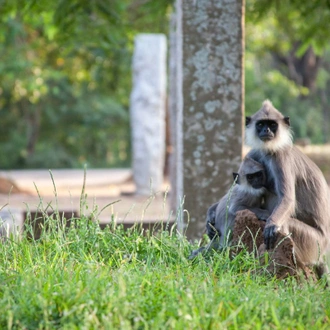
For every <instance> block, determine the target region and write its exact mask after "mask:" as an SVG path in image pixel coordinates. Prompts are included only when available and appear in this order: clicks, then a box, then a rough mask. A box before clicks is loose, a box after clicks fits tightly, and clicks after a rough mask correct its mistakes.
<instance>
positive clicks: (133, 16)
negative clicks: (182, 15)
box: [0, 0, 330, 169]
mask: <svg viewBox="0 0 330 330" xmlns="http://www.w3.org/2000/svg"><path fill="white" fill-rule="evenodd" d="M173 2H174V0H158V1H155V0H145V1H139V0H123V1H119V0H114V1H103V0H94V1H86V0H61V1H51V2H49V1H46V0H40V1H26V0H15V1H5V0H2V1H0V32H1V33H0V56H1V63H0V114H1V119H2V120H1V130H0V152H1V154H2V155H5V157H1V159H0V168H3V169H9V168H27V167H48V168H50V167H51V168H56V167H81V166H82V164H84V163H88V164H89V165H90V166H92V167H109V166H112V167H114V166H129V164H130V134H129V131H130V129H129V114H128V107H129V95H130V90H131V72H130V68H131V54H132V50H133V41H134V36H135V34H136V33H140V32H161V33H167V30H168V19H169V13H170V12H171V10H172V5H173ZM329 16H330V8H329V3H328V1H327V0H317V1H312V2H303V3H302V2H299V1H296V0H290V1H285V2H283V1H282V2H279V1H274V0H272V1H265V0H248V1H247V2H246V98H245V99H246V108H247V111H248V112H253V111H254V110H256V109H257V108H258V107H259V106H260V104H261V102H262V100H263V99H265V98H270V99H271V100H272V101H273V102H274V104H275V105H276V106H277V107H278V108H279V109H280V110H282V111H285V112H286V113H287V114H289V115H290V116H292V119H293V120H292V123H293V125H294V131H295V132H296V137H297V138H299V137H309V138H310V139H311V140H312V142H314V143H320V142H327V141H330V133H329V132H330V128H329V124H328V123H329V121H330V107H329V106H328V104H329V102H330V99H329V96H328V95H330V93H329V86H330V65H329V63H330V62H329V61H328V56H327V55H328V53H329V51H330V48H329V46H328V44H329V42H328V39H329V32H328V29H327V26H328V22H329ZM307 55H308V56H310V57H309V59H310V62H313V61H314V62H315V65H314V66H313V68H312V69H311V70H310V71H309V73H306V72H305V71H306V70H302V69H301V68H303V67H304V65H303V63H305V62H304V58H305V57H306V56H307ZM304 56H305V57H304Z"/></svg>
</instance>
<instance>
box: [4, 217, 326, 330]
mask: <svg viewBox="0 0 330 330" xmlns="http://www.w3.org/2000/svg"><path fill="white" fill-rule="evenodd" d="M44 221H45V225H44V227H43V230H42V232H41V237H40V239H38V240H34V239H31V232H32V228H31V227H30V226H31V224H27V225H26V226H27V228H25V230H24V232H23V234H22V236H21V238H20V239H17V238H16V237H14V236H11V237H10V238H9V239H7V240H4V241H3V242H2V243H1V244H0V283H1V284H0V310H1V313H0V329H274V328H276V329H306V328H308V329H328V328H329V327H330V321H329V315H330V292H329V290H328V289H326V288H325V287H324V283H323V282H320V283H316V284H315V283H308V282H299V283H298V282H297V281H295V280H293V279H289V280H287V281H277V280H275V279H274V278H272V277H270V275H269V274H267V273H266V272H265V271H262V269H261V266H259V265H258V263H257V262H256V260H255V259H254V258H253V256H252V255H249V254H248V253H246V252H244V251H243V252H241V253H240V254H239V255H238V256H237V257H235V258H233V259H231V258H230V256H229V251H228V250H226V251H223V252H222V253H216V252H211V253H210V254H209V255H207V256H205V257H203V256H202V255H198V256H197V258H195V259H194V260H188V258H187V257H188V256H189V254H190V252H191V250H192V249H193V248H196V246H192V245H191V244H190V243H189V242H188V241H187V240H186V239H185V237H183V236H181V235H180V234H179V233H177V231H176V229H175V228H174V229H172V231H168V230H165V228H166V224H164V225H163V229H162V226H161V225H160V230H158V231H157V232H152V231H144V230H143V229H142V228H141V227H139V226H136V227H134V228H132V229H129V230H124V229H123V227H122V226H121V225H116V223H115V219H113V221H112V222H111V223H110V224H109V225H108V226H107V227H106V228H105V229H104V230H101V229H100V227H99V224H98V223H97V221H96V222H95V221H91V220H90V218H89V217H85V216H82V217H80V218H77V219H71V221H70V225H69V226H67V224H66V221H65V220H63V219H62V218H60V217H59V214H58V213H56V212H55V216H48V215H46V214H44ZM59 223H61V225H59Z"/></svg>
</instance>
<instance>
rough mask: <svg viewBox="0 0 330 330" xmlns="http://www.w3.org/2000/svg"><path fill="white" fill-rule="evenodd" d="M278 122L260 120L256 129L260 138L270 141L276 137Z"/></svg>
mask: <svg viewBox="0 0 330 330" xmlns="http://www.w3.org/2000/svg"><path fill="white" fill-rule="evenodd" d="M277 129H278V124H277V122H276V121H274V120H258V121H257V123H256V130H257V133H258V136H259V138H260V140H262V141H270V140H272V139H274V138H275V136H276V132H277Z"/></svg>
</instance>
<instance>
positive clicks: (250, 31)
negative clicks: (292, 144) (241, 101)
mask: <svg viewBox="0 0 330 330" xmlns="http://www.w3.org/2000/svg"><path fill="white" fill-rule="evenodd" d="M329 16H330V7H329V4H328V2H326V1H321V0H320V1H315V2H309V3H306V2H304V3H301V2H299V3H298V2H297V1H295V0H292V1H286V2H278V1H264V0H248V1H247V13H246V19H247V23H246V46H247V47H246V109H247V112H254V111H255V110H257V109H258V108H259V107H260V104H261V100H263V99H265V98H269V99H270V100H272V101H273V103H274V104H275V106H276V107H277V108H278V109H279V110H281V111H282V112H284V113H286V114H287V115H289V116H291V117H292V121H291V122H292V124H293V130H294V132H295V136H296V138H301V137H302V138H306V137H307V138H309V139H310V140H311V142H313V143H323V142H329V141H330V135H329V124H328V123H329V118H330V108H329V106H328V104H329V100H328V94H329V89H328V86H329V85H330V80H329V78H330V76H329V74H330V70H329V69H330V66H329V61H328V56H327V54H328V52H329V46H328V44H329V43H328V39H329V33H328V32H327V30H325V29H324V28H322V26H323V25H324V26H325V24H326V25H327V24H328V23H327V22H328V20H329ZM306 22H308V24H307V23H306Z"/></svg>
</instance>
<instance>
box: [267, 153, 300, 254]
mask: <svg viewBox="0 0 330 330" xmlns="http://www.w3.org/2000/svg"><path fill="white" fill-rule="evenodd" d="M288 161H289V162H290V161H292V158H291V159H290V158H289V159H288V160H287V162H288ZM272 165H273V166H272V167H271V169H272V175H273V177H274V181H275V194H276V196H277V203H276V204H275V207H274V209H273V210H270V211H271V212H272V213H271V215H270V216H269V218H268V219H267V223H266V226H265V230H264V238H265V244H266V247H267V249H269V248H273V247H274V244H275V242H276V238H277V232H278V231H279V230H280V229H281V227H282V226H283V225H284V224H285V222H286V221H288V219H289V218H290V216H291V215H293V214H294V211H295V176H294V175H293V174H292V173H291V166H292V164H290V163H289V164H288V163H287V164H285V162H284V157H278V159H277V162H276V163H273V164H272Z"/></svg>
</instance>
